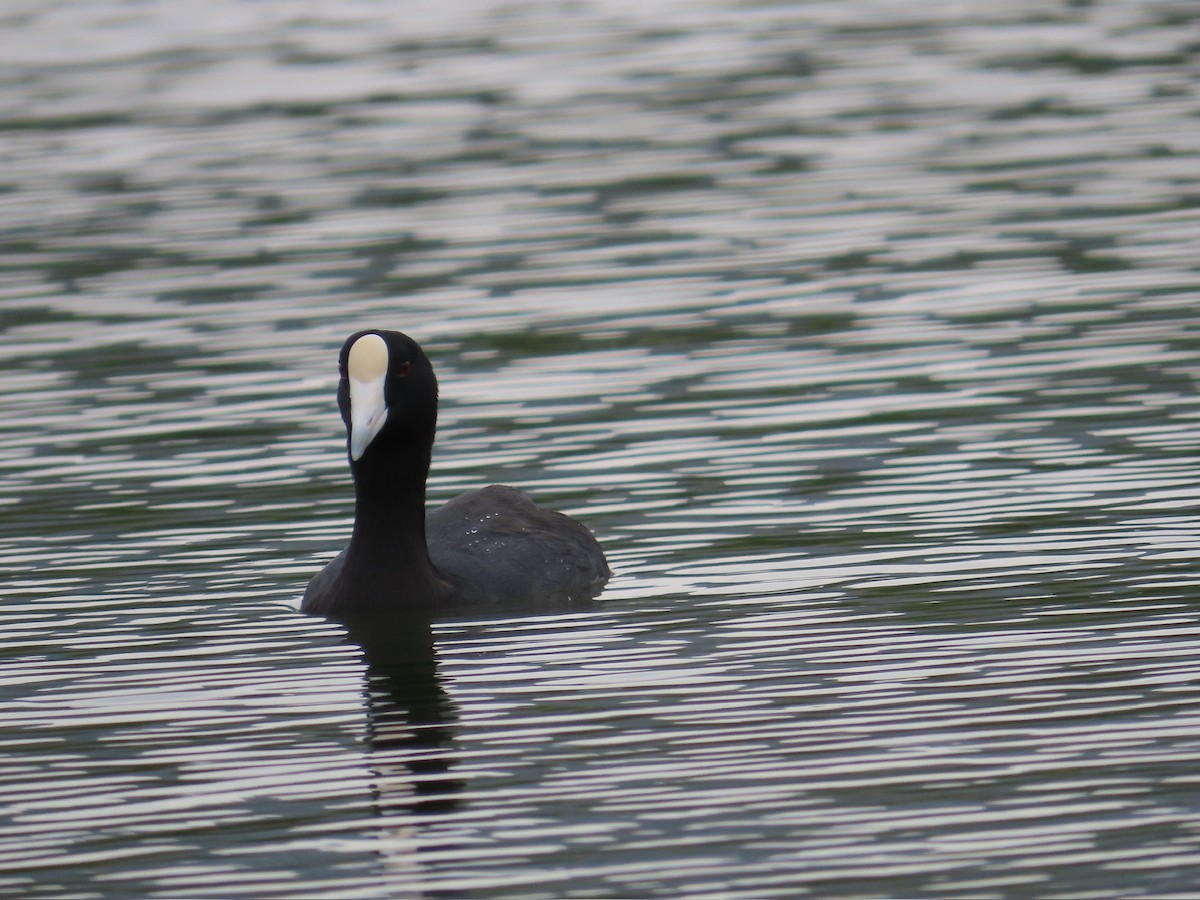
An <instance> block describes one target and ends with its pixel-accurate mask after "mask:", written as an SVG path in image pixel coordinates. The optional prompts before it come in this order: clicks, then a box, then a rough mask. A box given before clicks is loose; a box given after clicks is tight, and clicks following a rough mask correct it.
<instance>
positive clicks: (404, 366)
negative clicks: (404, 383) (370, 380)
mask: <svg viewBox="0 0 1200 900" xmlns="http://www.w3.org/2000/svg"><path fill="white" fill-rule="evenodd" d="M411 371H412V366H411V365H410V364H409V363H408V361H407V360H406V361H404V362H402V363H400V366H399V368H397V369H396V374H397V375H399V376H400V377H401V378H404V377H405V376H406V375H408V373H409V372H411Z"/></svg>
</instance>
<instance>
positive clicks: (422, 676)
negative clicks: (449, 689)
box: [344, 614, 463, 817]
mask: <svg viewBox="0 0 1200 900" xmlns="http://www.w3.org/2000/svg"><path fill="white" fill-rule="evenodd" d="M344 624H345V626H346V629H347V636H348V639H349V640H350V641H352V642H353V643H354V644H357V645H358V646H359V647H360V648H362V651H363V658H364V661H365V662H366V673H365V679H366V681H365V689H364V695H365V697H366V703H367V705H366V714H367V728H366V734H365V741H366V746H367V755H368V760H369V765H370V767H371V772H372V778H373V785H372V790H373V793H374V796H375V800H376V804H377V807H378V811H379V814H380V815H381V816H384V817H392V816H397V815H402V814H412V815H418V816H419V815H422V814H434V813H441V814H444V813H449V812H452V811H453V810H454V809H455V807H456V806H457V804H458V798H457V795H458V794H459V793H460V792H461V791H462V789H463V782H462V781H461V779H459V778H456V777H455V776H454V766H455V760H454V756H453V753H452V746H453V743H454V721H455V710H454V706H453V704H452V702H451V700H450V698H449V696H448V695H447V694H446V691H445V688H444V687H443V685H442V683H441V679H440V677H439V675H438V669H437V656H436V653H435V651H434V639H433V630H432V623H431V620H430V618H429V617H428V616H422V615H420V614H396V615H389V616H365V617H360V618H356V619H352V620H349V621H347V622H345V623H344Z"/></svg>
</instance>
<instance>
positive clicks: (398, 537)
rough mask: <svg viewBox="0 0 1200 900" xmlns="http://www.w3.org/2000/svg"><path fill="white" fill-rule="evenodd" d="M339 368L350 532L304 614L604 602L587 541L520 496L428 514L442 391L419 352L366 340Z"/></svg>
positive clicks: (490, 496) (399, 340) (564, 519)
mask: <svg viewBox="0 0 1200 900" xmlns="http://www.w3.org/2000/svg"><path fill="white" fill-rule="evenodd" d="M338 367H339V371H340V375H341V379H340V381H339V383H338V408H339V409H340V410H341V413H342V420H343V421H344V422H345V424H346V447H347V452H348V455H349V458H350V472H351V474H352V475H353V476H354V532H353V534H352V535H351V537H350V543H349V545H348V546H347V547H346V549H345V550H343V551H342V552H341V553H340V554H339V555H338V556H337V557H336V558H334V559H333V560H332V561H331V562H330V563H329V564H328V565H326V566H325V568H324V569H322V570H321V571H320V572H319V573H317V575H316V576H315V577H314V578H313V579H312V581H311V582H309V585H308V590H306V591H305V593H304V600H303V603H302V604H301V610H302V611H304V612H308V613H314V614H316V615H324V616H330V617H332V618H349V617H360V616H363V615H376V614H384V615H386V614H390V613H396V612H404V611H415V610H427V611H436V610H440V609H443V608H452V607H456V606H463V605H476V604H503V605H508V604H523V603H529V604H539V605H540V604H547V603H551V604H552V603H556V602H560V601H579V600H586V599H590V598H592V597H594V596H595V595H596V594H598V593H599V592H600V590H601V588H603V586H604V584H605V582H606V581H607V580H608V578H609V575H610V574H611V573H610V571H609V568H608V564H607V562H605V559H604V553H603V551H602V550H601V549H600V545H599V544H598V543H597V542H596V539H595V538H594V537H593V536H592V533H591V532H590V531H588V529H587V528H585V527H584V526H583V525H581V524H580V523H579V522H576V521H575V520H574V519H571V518H569V517H568V516H565V515H563V514H562V513H558V512H551V511H549V510H544V509H541V508H540V507H538V506H536V505H534V503H533V501H532V500H530V499H529V497H527V496H526V495H525V494H524V493H522V492H521V491H518V490H516V489H515V488H511V487H507V486H504V485H491V486H490V487H486V488H483V489H482V490H478V491H471V492H469V493H466V494H462V495H460V496H458V497H456V498H454V499H453V500H451V501H450V502H448V503H447V504H445V505H444V506H442V507H440V508H439V509H436V510H434V511H433V512H431V513H429V515H428V516H427V515H426V513H425V480H426V477H427V476H428V474H429V462H430V456H431V454H432V450H433V437H434V431H435V430H436V427H437V395H438V386H437V378H436V377H435V376H434V374H433V366H432V365H431V364H430V362H429V359H428V358H427V357H426V356H425V353H424V352H423V351H422V350H421V348H420V346H419V345H418V344H417V342H416V341H414V340H413V339H412V338H410V337H408V336H407V335H404V334H401V333H400V332H398V331H361V332H359V333H357V334H353V335H351V336H350V337H349V338H348V339H347V340H346V343H345V345H344V346H343V347H342V352H341V356H340V357H339V361H338Z"/></svg>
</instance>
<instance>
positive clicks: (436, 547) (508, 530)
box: [301, 485, 611, 615]
mask: <svg viewBox="0 0 1200 900" xmlns="http://www.w3.org/2000/svg"><path fill="white" fill-rule="evenodd" d="M425 532H426V542H427V545H428V548H429V558H430V561H431V562H432V563H433V568H434V570H435V571H436V574H437V576H439V581H440V583H437V584H435V586H434V587H432V588H427V587H424V586H422V585H421V583H420V582H417V583H414V584H413V585H412V586H411V587H401V588H398V587H396V583H395V581H394V580H393V581H391V582H390V583H388V584H383V583H380V584H369V583H366V584H364V583H361V582H360V581H358V582H356V581H353V580H352V579H350V578H348V577H346V573H345V572H344V571H343V570H344V567H345V563H346V558H347V553H348V549H347V550H343V551H342V552H341V553H340V554H338V556H336V557H335V558H334V559H333V560H331V561H330V562H329V564H328V565H326V566H325V568H324V569H322V570H321V571H320V572H319V573H318V574H317V575H316V577H314V578H313V580H312V581H311V582H310V583H309V585H308V590H307V591H305V594H304V602H303V604H302V606H301V609H302V610H303V611H304V612H311V613H317V614H325V615H335V614H337V613H338V612H339V611H340V610H341V609H342V608H343V607H345V606H347V605H348V602H352V603H353V605H354V606H355V607H362V606H364V605H369V606H372V607H376V606H377V607H378V608H381V609H382V608H392V607H405V608H413V607H425V608H433V609H442V608H454V607H458V606H466V605H509V604H518V605H526V606H529V605H533V606H543V605H546V604H556V603H573V602H576V601H583V600H589V599H591V598H592V597H594V596H596V595H597V594H598V593H599V592H600V590H601V589H602V588H603V587H604V584H605V582H607V581H608V578H609V576H610V575H611V572H610V571H609V568H608V564H607V562H606V561H605V559H604V552H603V551H602V550H601V548H600V545H599V544H598V543H597V542H596V539H595V538H594V537H593V536H592V533H591V532H590V531H588V529H587V528H586V527H584V526H583V525H581V524H580V523H579V522H577V521H575V520H574V519H572V518H570V517H569V516H566V515H563V514H562V513H559V512H553V511H551V510H545V509H542V508H540V507H539V506H537V505H536V504H535V503H534V502H533V501H532V500H531V499H530V498H529V497H528V495H526V494H525V493H523V492H522V491H518V490H517V489H515V488H511V487H508V486H506V485H491V486H490V487H486V488H483V489H482V490H478V491H470V492H469V493H466V494H462V495H460V496H458V497H455V498H454V499H453V500H451V501H450V502H448V503H446V504H445V505H444V506H441V507H439V508H438V509H436V510H434V511H432V512H430V513H429V514H428V515H427V516H426V518H425ZM398 591H399V592H408V593H409V594H410V596H403V597H399V596H389V595H391V594H394V593H397V592H398ZM368 596H369V599H367V598H368Z"/></svg>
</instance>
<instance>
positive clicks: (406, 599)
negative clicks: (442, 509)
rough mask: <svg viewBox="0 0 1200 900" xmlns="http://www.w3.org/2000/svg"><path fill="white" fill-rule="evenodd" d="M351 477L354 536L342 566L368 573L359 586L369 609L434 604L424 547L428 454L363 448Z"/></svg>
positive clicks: (433, 580) (437, 587)
mask: <svg viewBox="0 0 1200 900" xmlns="http://www.w3.org/2000/svg"><path fill="white" fill-rule="evenodd" d="M350 468H351V472H352V473H353V475H354V533H353V534H352V535H351V538H350V545H349V546H348V547H347V548H346V557H347V559H346V562H347V565H348V567H349V566H350V563H351V562H352V561H354V562H355V563H356V565H355V566H353V567H352V568H353V569H355V570H358V571H369V572H372V573H373V575H374V583H372V584H370V585H364V586H362V591H363V596H364V597H371V598H372V602H371V605H372V606H374V605H376V604H378V605H379V606H380V607H391V608H415V607H423V606H431V605H436V604H437V601H438V598H439V597H440V596H441V593H442V592H443V591H444V585H443V582H442V579H441V578H440V577H439V575H438V573H437V570H436V569H435V568H434V567H433V563H432V561H431V560H430V559H429V548H428V546H427V545H426V543H425V477H426V475H427V474H428V472H429V450H428V449H425V450H423V451H422V450H420V449H412V448H408V447H404V448H391V449H389V448H385V447H382V446H380V447H368V448H367V452H366V453H364V454H363V456H362V458H361V459H359V460H358V461H357V462H353V463H351V467H350Z"/></svg>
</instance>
